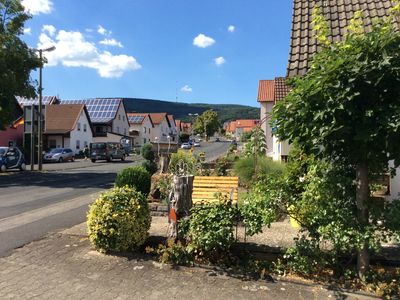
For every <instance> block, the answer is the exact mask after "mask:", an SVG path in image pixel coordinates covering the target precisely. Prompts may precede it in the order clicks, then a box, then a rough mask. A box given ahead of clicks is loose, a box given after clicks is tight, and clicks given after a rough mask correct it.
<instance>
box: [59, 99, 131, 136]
mask: <svg viewBox="0 0 400 300" xmlns="http://www.w3.org/2000/svg"><path fill="white" fill-rule="evenodd" d="M61 104H62V105H66V104H84V105H85V106H86V108H87V111H88V113H89V116H90V121H91V123H92V125H93V129H94V138H93V141H96V142H120V141H121V140H122V139H129V122H128V117H127V115H126V110H125V106H124V102H123V99H121V98H94V99H81V100H62V101H61Z"/></svg>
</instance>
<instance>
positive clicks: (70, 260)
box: [0, 221, 368, 300]
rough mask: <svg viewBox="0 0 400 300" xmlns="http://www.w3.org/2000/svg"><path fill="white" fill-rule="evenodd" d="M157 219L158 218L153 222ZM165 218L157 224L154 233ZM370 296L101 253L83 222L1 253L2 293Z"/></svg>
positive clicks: (42, 296) (56, 295) (22, 296)
mask: <svg viewBox="0 0 400 300" xmlns="http://www.w3.org/2000/svg"><path fill="white" fill-rule="evenodd" d="M155 223H157V222H155ZM163 225H164V223H162V222H161V221H160V222H159V224H158V225H157V224H156V225H155V226H153V228H152V234H154V233H155V232H159V231H160V230H161V232H162V230H163V227H162V226H163ZM343 297H345V298H347V299H368V297H366V296H361V295H354V294H346V293H341V292H335V291H329V290H327V289H325V288H323V287H322V286H319V285H306V284H298V283H292V282H287V281H286V282H285V281H284V280H275V282H269V281H261V280H259V281H254V280H244V279H243V278H240V277H239V276H235V275H229V274H226V273H223V272H219V271H213V270H211V269H208V268H172V267H170V266H167V265H162V264H160V263H158V262H156V261H153V260H150V259H149V258H148V257H146V256H143V255H140V254H131V255H128V256H112V255H103V254H100V253H98V252H96V251H94V250H93V249H92V247H91V246H90V244H89V241H88V239H87V237H86V235H85V226H84V224H81V225H79V226H76V227H75V228H72V229H69V230H66V231H63V232H60V233H56V234H53V235H50V236H48V237H46V238H44V239H42V240H39V241H36V242H33V243H31V244H28V245H26V246H24V247H22V248H20V249H17V250H15V251H14V252H13V254H11V255H10V256H8V257H4V258H1V259H0V299H74V300H75V299H168V298H171V299H202V300H206V299H328V298H331V299H334V298H343Z"/></svg>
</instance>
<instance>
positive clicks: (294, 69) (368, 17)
mask: <svg viewBox="0 0 400 300" xmlns="http://www.w3.org/2000/svg"><path fill="white" fill-rule="evenodd" d="M317 5H318V6H319V7H320V9H321V14H322V15H323V16H324V18H325V19H326V20H327V23H328V26H329V28H330V34H329V36H328V40H329V41H330V42H338V41H341V40H343V38H344V36H345V34H346V32H347V27H348V26H349V25H350V23H351V20H352V19H353V17H354V14H355V13H356V12H357V11H362V15H361V21H362V24H363V27H364V30H365V31H366V32H368V31H370V29H371V26H372V24H373V22H374V19H377V18H378V19H379V18H384V17H386V16H388V15H389V13H390V10H391V9H392V8H393V7H394V6H395V5H396V3H395V2H394V1H391V0H379V1H365V0H353V1H319V0H310V1H304V0H294V1H293V14H292V16H293V18H292V31H291V41H290V52H289V60H288V67H287V74H286V76H287V77H294V76H303V75H305V74H306V73H307V71H308V70H309V68H310V67H311V63H312V57H313V55H314V54H315V53H317V52H318V51H319V50H320V49H321V46H320V45H319V44H318V41H317V39H316V38H315V34H313V24H312V20H313V18H312V15H313V9H314V7H315V6H317ZM397 27H398V28H399V29H400V22H399V21H398V24H397ZM276 79H277V78H275V80H274V81H275V83H273V82H272V81H266V82H265V83H262V82H261V81H260V85H261V84H262V85H263V87H260V86H259V96H258V101H259V102H260V106H261V119H262V122H263V120H264V119H263V118H265V120H268V119H269V117H270V113H271V110H272V107H273V105H274V103H276V101H279V98H280V97H279V96H278V97H277V91H276V87H277V85H276V82H277V80H276ZM264 87H265V88H267V91H264V92H263V91H261V93H262V94H263V93H265V94H263V95H260V90H262V89H263V88H264ZM272 96H273V97H272ZM272 98H274V100H273V101H272ZM268 126H269V125H268V124H267V125H264V126H263V128H264V130H265V132H266V136H267V142H268V137H269V136H270V132H272V133H273V129H271V128H269V127H268ZM271 143H272V149H274V150H273V153H272V156H273V157H276V154H277V153H276V152H279V151H280V152H281V153H284V151H286V150H285V148H286V147H284V146H283V144H282V143H281V144H280V147H278V146H279V141H278V143H276V142H275V141H274V137H273V136H272V139H270V140H269V142H268V145H271ZM288 148H289V147H287V148H286V149H288ZM269 155H271V153H269ZM392 165H393V164H392ZM388 185H389V187H390V190H389V191H388V194H389V195H388V197H387V198H388V199H390V200H392V199H396V198H399V196H400V169H397V175H396V176H395V177H393V178H391V179H390V182H389V184H388Z"/></svg>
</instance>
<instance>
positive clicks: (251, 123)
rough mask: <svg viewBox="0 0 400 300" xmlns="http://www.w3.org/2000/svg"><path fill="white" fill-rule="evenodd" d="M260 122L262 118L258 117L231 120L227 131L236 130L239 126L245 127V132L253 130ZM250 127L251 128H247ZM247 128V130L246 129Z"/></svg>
mask: <svg viewBox="0 0 400 300" xmlns="http://www.w3.org/2000/svg"><path fill="white" fill-rule="evenodd" d="M259 124H260V120H258V119H242V120H236V121H231V122H229V123H228V124H227V126H226V128H225V130H226V131H227V132H231V133H233V132H235V131H236V129H237V128H243V130H244V132H248V131H251V130H252V129H253V128H254V127H256V126H257V125H259ZM247 128H249V130H247ZM246 130H247V131H246Z"/></svg>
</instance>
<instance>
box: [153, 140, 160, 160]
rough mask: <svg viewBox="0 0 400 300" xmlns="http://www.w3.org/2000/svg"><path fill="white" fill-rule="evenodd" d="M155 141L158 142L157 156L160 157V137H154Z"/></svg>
mask: <svg viewBox="0 0 400 300" xmlns="http://www.w3.org/2000/svg"><path fill="white" fill-rule="evenodd" d="M154 140H155V142H156V143H157V156H158V158H160V142H159V141H158V137H157V136H156V137H155V138H154Z"/></svg>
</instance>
